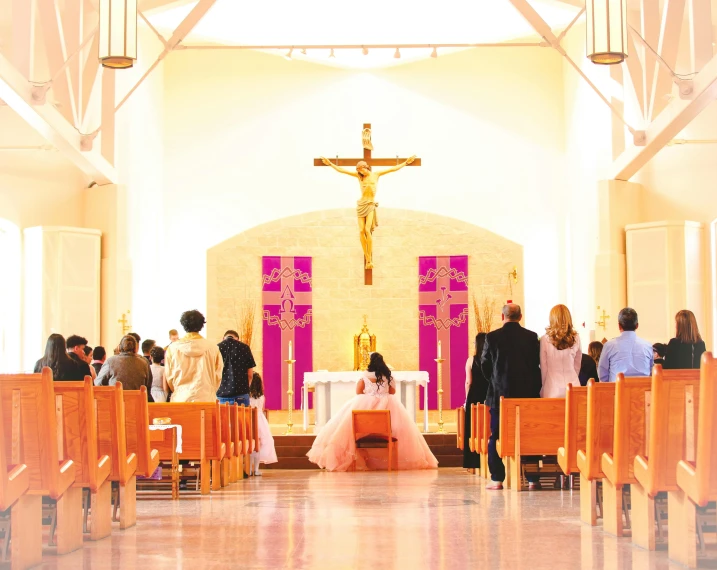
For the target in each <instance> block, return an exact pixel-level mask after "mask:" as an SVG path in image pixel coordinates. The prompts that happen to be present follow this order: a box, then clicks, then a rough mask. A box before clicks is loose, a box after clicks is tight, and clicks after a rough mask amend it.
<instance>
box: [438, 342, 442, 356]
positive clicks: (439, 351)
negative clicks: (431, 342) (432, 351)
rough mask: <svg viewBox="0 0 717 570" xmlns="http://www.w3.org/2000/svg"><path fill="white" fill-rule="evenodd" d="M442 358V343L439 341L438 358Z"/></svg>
mask: <svg viewBox="0 0 717 570" xmlns="http://www.w3.org/2000/svg"><path fill="white" fill-rule="evenodd" d="M440 357H441V341H440V340H439V341H438V358H440Z"/></svg>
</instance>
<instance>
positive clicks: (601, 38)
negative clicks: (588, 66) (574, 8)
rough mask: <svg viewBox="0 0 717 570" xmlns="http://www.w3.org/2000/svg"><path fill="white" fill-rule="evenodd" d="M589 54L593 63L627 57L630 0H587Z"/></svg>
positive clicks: (617, 60)
mask: <svg viewBox="0 0 717 570" xmlns="http://www.w3.org/2000/svg"><path fill="white" fill-rule="evenodd" d="M585 15H586V24H587V25H586V34H585V35H586V37H585V40H586V50H585V51H586V55H587V57H588V58H589V59H590V61H592V62H593V63H597V64H601V65H614V64H616V63H622V62H623V61H625V58H626V57H627V2H626V1H625V0H585Z"/></svg>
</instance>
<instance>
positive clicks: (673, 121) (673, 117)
mask: <svg viewBox="0 0 717 570" xmlns="http://www.w3.org/2000/svg"><path fill="white" fill-rule="evenodd" d="M690 96H691V99H679V98H675V99H672V100H671V101H670V102H669V103H668V104H667V107H665V109H664V110H663V111H662V113H660V115H659V116H658V117H657V118H656V119H655V120H654V121H653V122H652V123H651V124H650V125H649V126H648V127H647V130H646V133H645V145H644V146H639V147H633V148H631V149H628V150H626V151H625V152H624V153H622V155H621V156H620V157H619V158H618V159H617V160H616V161H615V162H614V163H613V170H612V178H615V179H617V180H630V178H632V177H633V176H634V175H635V174H636V173H637V172H638V171H639V170H640V168H642V167H643V166H644V165H645V164H647V162H648V161H649V160H650V159H651V158H652V157H654V156H655V155H656V154H657V153H658V152H659V151H660V150H661V149H662V148H663V147H664V146H665V145H666V144H667V143H668V142H670V141H671V140H672V139H673V138H675V137H676V136H677V135H678V134H679V133H680V131H682V129H684V128H685V127H686V126H687V125H689V124H690V121H692V120H693V119H694V118H695V117H696V116H697V115H699V113H700V112H701V111H702V110H703V109H704V108H705V107H707V106H708V105H709V104H710V103H711V102H712V101H714V100H715V99H717V57H713V58H712V59H711V60H710V61H709V62H708V63H707V65H705V66H704V67H703V68H702V71H700V72H699V73H698V74H697V75H696V76H695V78H694V81H693V85H692V93H691V95H690Z"/></svg>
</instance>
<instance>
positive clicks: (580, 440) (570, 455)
mask: <svg viewBox="0 0 717 570" xmlns="http://www.w3.org/2000/svg"><path fill="white" fill-rule="evenodd" d="M587 415H588V389H587V388H586V387H583V386H573V385H572V384H568V386H567V389H566V391H565V441H564V443H563V446H562V447H559V448H558V465H560V468H561V469H562V470H563V473H565V474H566V475H572V474H573V473H577V472H578V449H583V448H584V447H585V432H586V428H587Z"/></svg>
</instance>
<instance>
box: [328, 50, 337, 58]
mask: <svg viewBox="0 0 717 570" xmlns="http://www.w3.org/2000/svg"><path fill="white" fill-rule="evenodd" d="M329 57H333V58H336V56H335V55H334V48H331V53H330V54H329Z"/></svg>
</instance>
